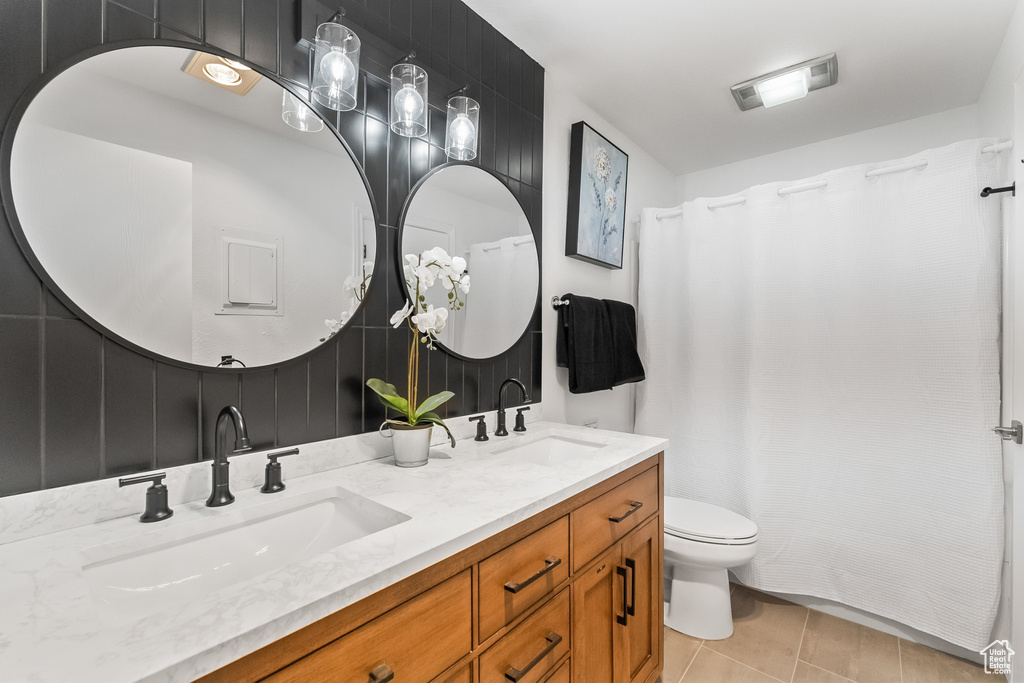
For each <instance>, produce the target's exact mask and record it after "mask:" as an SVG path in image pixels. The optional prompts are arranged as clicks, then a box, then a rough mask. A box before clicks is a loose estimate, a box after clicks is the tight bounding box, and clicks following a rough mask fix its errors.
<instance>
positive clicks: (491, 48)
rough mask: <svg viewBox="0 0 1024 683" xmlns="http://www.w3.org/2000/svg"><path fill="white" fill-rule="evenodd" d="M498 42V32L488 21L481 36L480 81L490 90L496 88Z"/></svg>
mask: <svg viewBox="0 0 1024 683" xmlns="http://www.w3.org/2000/svg"><path fill="white" fill-rule="evenodd" d="M497 40H498V32H497V31H495V30H494V27H493V26H491V25H490V24H488V23H487V22H486V21H485V22H484V23H483V31H482V33H481V36H480V80H481V81H483V84H484V85H485V86H487V87H488V88H492V89H493V88H494V86H495V77H494V69H495V66H494V54H495V49H496V47H495V45H496V43H497Z"/></svg>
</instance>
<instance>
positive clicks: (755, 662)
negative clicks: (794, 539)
mask: <svg viewBox="0 0 1024 683" xmlns="http://www.w3.org/2000/svg"><path fill="white" fill-rule="evenodd" d="M732 613H733V629H734V632H733V634H732V636H731V637H730V638H727V639H725V640H697V639H696V638H691V637H689V636H685V635H683V634H681V633H677V632H675V631H673V630H671V629H669V628H667V627H666V628H665V670H664V672H663V675H662V681H663V682H664V683H680V682H682V683H732V682H734V681H735V682H736V683H779V682H780V681H781V683H849V682H850V681H854V682H855V683H954V682H957V683H959V682H961V681H963V682H971V681H985V683H1001V682H1003V683H1004V682H1005V679H1004V678H1003V677H1002V676H991V675H987V674H985V671H984V669H983V668H982V667H980V666H978V665H977V664H974V663H972V662H967V661H964V660H962V659H958V658H956V657H951V656H950V655H947V654H945V653H942V652H938V651H936V650H932V649H931V648H927V647H924V646H922V645H917V644H916V643H911V642H909V641H906V640H903V639H902V638H897V637H896V636H891V635H889V634H887V633H882V632H881V631H875V630H874V629H871V628H867V627H866V626H860V625H859V624H854V623H853V622H849V621H844V620H842V619H838V618H836V617H833V616H831V615H828V614H824V613H822V612H817V611H815V610H811V609H808V608H806V607H803V606H801V605H796V604H793V603H791V602H788V601H786V600H780V599H778V598H774V597H772V596H770V595H765V594H764V593H759V592H757V591H754V590H751V589H749V588H744V587H743V586H735V587H734V589H733V595H732Z"/></svg>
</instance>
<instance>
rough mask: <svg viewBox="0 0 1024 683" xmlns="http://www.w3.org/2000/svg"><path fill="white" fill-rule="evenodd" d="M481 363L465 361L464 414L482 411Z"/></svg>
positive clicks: (463, 384)
mask: <svg viewBox="0 0 1024 683" xmlns="http://www.w3.org/2000/svg"><path fill="white" fill-rule="evenodd" d="M480 366H481V364H480V363H470V362H467V363H464V364H463V376H462V395H463V396H465V399H464V401H463V404H462V405H461V406H460V407H461V408H462V414H463V415H472V414H473V413H479V412H481V410H482V408H481V407H480V406H481V404H480Z"/></svg>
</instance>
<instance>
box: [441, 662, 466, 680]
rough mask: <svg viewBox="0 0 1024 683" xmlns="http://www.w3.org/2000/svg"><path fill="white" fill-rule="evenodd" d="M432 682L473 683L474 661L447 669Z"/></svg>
mask: <svg viewBox="0 0 1024 683" xmlns="http://www.w3.org/2000/svg"><path fill="white" fill-rule="evenodd" d="M431 683H473V662H470V663H469V664H463V665H461V666H458V667H456V668H455V669H452V670H451V671H446V672H445V673H443V674H441V675H440V676H438V677H437V678H435V679H434V680H433V681H431Z"/></svg>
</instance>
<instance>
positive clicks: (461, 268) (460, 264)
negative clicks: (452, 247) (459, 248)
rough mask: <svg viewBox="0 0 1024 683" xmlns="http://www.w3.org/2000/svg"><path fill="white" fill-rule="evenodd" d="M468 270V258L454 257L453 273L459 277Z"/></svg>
mask: <svg viewBox="0 0 1024 683" xmlns="http://www.w3.org/2000/svg"><path fill="white" fill-rule="evenodd" d="M465 271H466V259H464V258H462V257H461V256H453V257H452V275H453V276H454V277H458V276H459V275H462V274H463V273H464V272H465Z"/></svg>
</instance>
